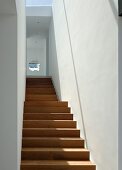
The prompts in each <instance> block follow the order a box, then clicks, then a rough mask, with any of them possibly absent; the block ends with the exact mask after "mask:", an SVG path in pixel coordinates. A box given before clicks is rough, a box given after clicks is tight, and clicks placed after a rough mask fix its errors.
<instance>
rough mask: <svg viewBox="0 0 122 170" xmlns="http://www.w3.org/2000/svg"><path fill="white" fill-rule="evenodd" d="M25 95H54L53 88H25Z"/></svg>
mask: <svg viewBox="0 0 122 170" xmlns="http://www.w3.org/2000/svg"><path fill="white" fill-rule="evenodd" d="M26 94H55V89H54V88H27V89H26Z"/></svg>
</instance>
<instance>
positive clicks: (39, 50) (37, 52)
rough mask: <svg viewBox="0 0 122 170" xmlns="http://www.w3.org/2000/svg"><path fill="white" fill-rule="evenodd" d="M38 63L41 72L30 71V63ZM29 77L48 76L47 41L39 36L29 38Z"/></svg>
mask: <svg viewBox="0 0 122 170" xmlns="http://www.w3.org/2000/svg"><path fill="white" fill-rule="evenodd" d="M32 61H38V63H39V64H40V71H33V72H32V71H30V70H29V63H30V62H32ZM26 68H27V76H46V39H45V38H41V37H39V36H32V37H29V38H27V66H26Z"/></svg>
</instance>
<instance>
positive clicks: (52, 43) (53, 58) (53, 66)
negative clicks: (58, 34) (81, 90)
mask: <svg viewBox="0 0 122 170" xmlns="http://www.w3.org/2000/svg"><path fill="white" fill-rule="evenodd" d="M49 49H50V50H49V53H50V57H49V62H50V68H49V72H50V75H51V76H52V78H53V82H54V83H53V84H54V87H55V90H56V94H57V96H58V99H59V100H61V87H60V74H59V64H58V58H57V48H56V39H55V30H54V22H53V18H52V21H51V24H50V37H49Z"/></svg>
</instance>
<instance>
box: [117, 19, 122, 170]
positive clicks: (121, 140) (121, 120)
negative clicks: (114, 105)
mask: <svg viewBox="0 0 122 170" xmlns="http://www.w3.org/2000/svg"><path fill="white" fill-rule="evenodd" d="M121 74H122V17H120V18H119V133H118V135H119V170H121V169H122V159H121V158H122V75H121Z"/></svg>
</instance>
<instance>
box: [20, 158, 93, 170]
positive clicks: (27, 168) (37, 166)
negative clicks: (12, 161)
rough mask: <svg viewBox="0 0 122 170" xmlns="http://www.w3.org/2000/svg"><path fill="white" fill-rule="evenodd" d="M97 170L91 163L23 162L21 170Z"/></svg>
mask: <svg viewBox="0 0 122 170" xmlns="http://www.w3.org/2000/svg"><path fill="white" fill-rule="evenodd" d="M41 169H42V170H96V166H95V165H94V164H92V163H91V162H90V161H68V160H67V161H54V160H41V161H37V160H36V161H28V160H27V161H22V163H21V170H41Z"/></svg>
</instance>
